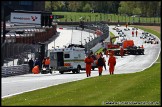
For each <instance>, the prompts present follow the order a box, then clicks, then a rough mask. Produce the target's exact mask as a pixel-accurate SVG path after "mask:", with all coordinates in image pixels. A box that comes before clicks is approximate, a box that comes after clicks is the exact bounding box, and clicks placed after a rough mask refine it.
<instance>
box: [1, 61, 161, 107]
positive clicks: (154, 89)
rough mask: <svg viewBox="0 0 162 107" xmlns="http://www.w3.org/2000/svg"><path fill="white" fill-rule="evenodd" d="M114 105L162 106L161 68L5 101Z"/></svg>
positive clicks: (96, 79) (103, 77)
mask: <svg viewBox="0 0 162 107" xmlns="http://www.w3.org/2000/svg"><path fill="white" fill-rule="evenodd" d="M110 101H113V102H119V101H120V102H123V101H136V102H141V101H145V102H156V101H157V102H160V64H159V63H156V64H154V65H153V66H152V67H150V68H148V69H146V70H145V71H143V72H137V73H132V74H118V75H117V74H116V75H103V76H101V77H99V76H98V77H92V78H87V79H84V80H80V81H76V82H70V83H64V84H60V85H57V86H51V87H48V88H45V89H39V90H37V91H32V92H26V93H24V94H20V95H15V96H12V97H9V98H4V99H2V106H11V105H13V106H21V105H25V106H31V105H36V106H44V105H46V106H54V105H64V106H65V105H95V106H96V105H102V104H105V103H106V102H110ZM104 102H105V103H104Z"/></svg>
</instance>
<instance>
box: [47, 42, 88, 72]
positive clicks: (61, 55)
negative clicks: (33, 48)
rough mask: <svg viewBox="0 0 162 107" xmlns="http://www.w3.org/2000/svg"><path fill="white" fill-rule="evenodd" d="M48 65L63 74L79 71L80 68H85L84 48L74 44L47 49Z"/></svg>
mask: <svg viewBox="0 0 162 107" xmlns="http://www.w3.org/2000/svg"><path fill="white" fill-rule="evenodd" d="M49 51H50V52H49V56H50V60H51V63H50V67H51V68H52V69H54V70H57V71H59V73H61V74H63V73H64V72H70V71H72V72H73V73H80V70H85V67H86V64H85V62H84V59H85V56H86V54H85V48H83V47H78V46H76V45H71V46H68V47H67V48H60V49H52V50H49Z"/></svg>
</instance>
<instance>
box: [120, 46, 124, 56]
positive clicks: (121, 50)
mask: <svg viewBox="0 0 162 107" xmlns="http://www.w3.org/2000/svg"><path fill="white" fill-rule="evenodd" d="M120 55H121V57H123V55H124V49H123V48H120Z"/></svg>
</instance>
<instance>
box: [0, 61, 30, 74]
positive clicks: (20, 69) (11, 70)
mask: <svg viewBox="0 0 162 107" xmlns="http://www.w3.org/2000/svg"><path fill="white" fill-rule="evenodd" d="M28 73H29V65H28V64H22V65H17V66H10V67H2V73H1V76H2V77H10V76H16V75H23V74H28Z"/></svg>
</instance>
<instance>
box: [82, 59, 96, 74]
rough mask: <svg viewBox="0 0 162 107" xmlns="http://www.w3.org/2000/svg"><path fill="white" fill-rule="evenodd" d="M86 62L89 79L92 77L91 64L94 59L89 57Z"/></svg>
mask: <svg viewBox="0 0 162 107" xmlns="http://www.w3.org/2000/svg"><path fill="white" fill-rule="evenodd" d="M84 62H85V63H86V74H87V77H89V76H91V63H93V62H94V61H93V58H92V57H90V58H89V57H87V58H86V59H85V60H84Z"/></svg>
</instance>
